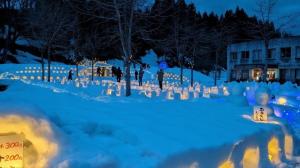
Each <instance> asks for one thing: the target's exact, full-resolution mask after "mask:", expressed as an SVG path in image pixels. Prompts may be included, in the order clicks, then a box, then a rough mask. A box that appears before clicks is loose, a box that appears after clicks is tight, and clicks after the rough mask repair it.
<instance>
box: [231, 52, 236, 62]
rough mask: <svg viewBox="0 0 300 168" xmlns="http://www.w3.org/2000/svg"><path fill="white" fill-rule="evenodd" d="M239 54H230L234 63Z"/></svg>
mask: <svg viewBox="0 0 300 168" xmlns="http://www.w3.org/2000/svg"><path fill="white" fill-rule="evenodd" d="M237 56H238V55H237V52H231V53H230V58H231V60H233V61H235V60H237Z"/></svg>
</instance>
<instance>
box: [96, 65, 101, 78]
mask: <svg viewBox="0 0 300 168" xmlns="http://www.w3.org/2000/svg"><path fill="white" fill-rule="evenodd" d="M100 71H101V69H100V67H98V68H97V75H98V76H100Z"/></svg>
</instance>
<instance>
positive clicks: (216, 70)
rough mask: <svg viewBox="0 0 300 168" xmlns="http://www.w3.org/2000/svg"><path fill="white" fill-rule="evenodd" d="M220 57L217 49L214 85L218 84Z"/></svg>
mask: <svg viewBox="0 0 300 168" xmlns="http://www.w3.org/2000/svg"><path fill="white" fill-rule="evenodd" d="M218 57H219V52H218V51H216V60H215V61H216V62H215V67H214V68H215V73H214V86H217V73H218Z"/></svg>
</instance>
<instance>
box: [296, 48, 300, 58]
mask: <svg viewBox="0 0 300 168" xmlns="http://www.w3.org/2000/svg"><path fill="white" fill-rule="evenodd" d="M296 58H299V59H300V46H297V47H296Z"/></svg>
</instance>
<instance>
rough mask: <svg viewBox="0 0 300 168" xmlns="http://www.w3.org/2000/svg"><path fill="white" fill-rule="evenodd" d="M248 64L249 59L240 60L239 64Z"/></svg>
mask: <svg viewBox="0 0 300 168" xmlns="http://www.w3.org/2000/svg"><path fill="white" fill-rule="evenodd" d="M248 63H249V59H245V58H244V59H241V64H248Z"/></svg>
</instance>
